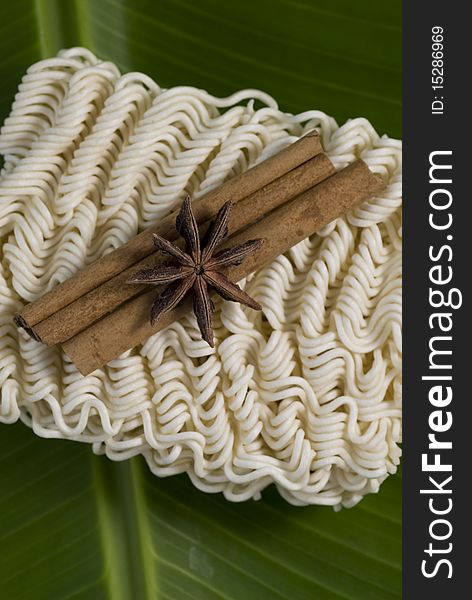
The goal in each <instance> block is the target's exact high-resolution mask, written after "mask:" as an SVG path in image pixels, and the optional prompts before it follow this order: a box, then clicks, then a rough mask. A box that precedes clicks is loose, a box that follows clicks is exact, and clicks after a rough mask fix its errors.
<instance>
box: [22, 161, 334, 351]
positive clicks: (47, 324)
mask: <svg viewBox="0 0 472 600" xmlns="http://www.w3.org/2000/svg"><path fill="white" fill-rule="evenodd" d="M334 172H335V169H334V166H333V164H332V163H331V161H330V160H329V159H328V158H327V157H326V155H324V154H318V155H317V156H315V157H314V158H312V159H310V160H308V161H307V162H305V163H303V164H301V165H300V166H299V167H297V168H296V169H293V170H292V171H289V172H288V173H286V174H285V175H284V176H282V177H279V178H278V179H275V180H274V181H272V182H271V183H268V184H267V185H266V186H264V187H263V188H261V189H259V190H257V191H256V192H254V193H253V194H251V195H249V196H248V197H247V198H244V199H243V200H241V201H240V202H238V203H237V204H236V205H235V206H234V208H233V210H232V214H231V219H230V223H229V235H231V234H232V233H234V232H236V231H238V230H239V229H242V228H243V227H246V226H248V225H250V224H253V223H255V222H257V221H258V220H259V219H260V218H262V217H263V216H264V215H265V214H267V213H269V212H270V211H271V210H273V209H274V208H277V207H278V206H280V205H282V204H284V203H285V202H286V201H288V200H290V199H292V198H294V197H295V196H297V195H298V194H300V193H302V192H304V191H305V190H307V189H309V188H310V187H312V186H313V185H316V184H317V183H319V182H320V181H322V180H323V179H326V178H327V177H329V176H330V175H332V174H333V173H334ZM207 226H208V222H205V223H204V224H203V226H201V227H200V230H201V233H202V234H203V233H204V231H205V229H206V227H207ZM178 243H180V245H182V242H178ZM182 247H183V246H182ZM164 260H165V258H163V257H162V255H161V254H160V253H153V254H151V255H149V256H147V257H146V258H145V259H143V260H142V261H140V262H138V263H136V264H135V265H132V266H131V267H128V268H127V269H125V270H124V271H122V272H121V273H119V274H118V275H116V276H115V277H113V278H111V279H109V280H108V281H106V282H105V283H104V284H102V285H101V286H98V287H96V288H95V289H93V290H92V291H90V292H89V293H87V294H84V295H83V296H81V297H80V298H78V299H77V300H75V301H74V302H72V303H71V304H69V305H68V306H66V307H64V308H63V309H61V310H59V311H57V312H56V313H54V314H53V315H51V316H50V317H48V318H47V319H44V320H43V321H41V322H39V323H38V324H37V325H35V326H32V327H31V326H30V329H31V330H32V331H33V334H34V336H35V338H36V339H38V340H40V341H42V342H43V343H45V344H48V345H52V344H57V343H61V342H65V341H66V340H68V339H69V338H70V337H73V336H74V335H76V334H77V333H79V332H80V331H82V330H83V329H85V328H86V327H89V326H90V325H92V324H93V323H94V322H95V321H97V320H98V319H100V318H102V317H104V316H105V315H107V314H108V313H110V312H112V311H113V310H116V309H117V308H118V307H119V306H120V305H122V304H123V303H124V302H126V301H127V300H129V299H130V298H133V297H134V296H138V295H140V294H141V293H143V292H145V291H148V290H149V286H146V285H142V286H138V285H127V284H126V281H127V280H128V279H129V278H130V277H131V276H132V275H133V274H134V273H136V272H137V271H138V270H141V269H144V268H147V267H151V266H155V265H157V264H159V263H160V264H162V262H164Z"/></svg>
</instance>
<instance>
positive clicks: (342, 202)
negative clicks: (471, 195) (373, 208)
mask: <svg viewBox="0 0 472 600" xmlns="http://www.w3.org/2000/svg"><path fill="white" fill-rule="evenodd" d="M383 185H384V184H383V181H382V179H381V178H380V177H378V176H377V175H375V174H373V173H372V172H371V171H370V170H369V168H368V167H367V165H366V164H365V163H364V162H363V161H356V162H355V163H353V164H351V165H349V166H348V167H346V168H345V169H343V170H342V171H340V172H338V173H336V174H335V175H332V176H331V177H329V178H328V179H326V180H324V181H322V182H321V183H319V184H318V185H316V186H314V187H313V188H311V189H309V190H307V191H305V192H303V193H302V194H300V195H299V196H297V197H296V198H294V199H293V200H291V201H289V202H287V203H285V204H283V205H282V206H280V207H279V208H276V209H275V210H274V211H272V212H271V213H269V214H268V215H267V216H265V217H264V218H262V219H261V220H260V221H258V222H257V223H255V224H253V225H251V226H249V227H247V228H246V229H243V230H242V231H240V232H238V233H236V234H234V235H233V236H231V238H230V239H228V240H226V242H225V244H223V245H222V246H221V248H224V247H226V246H233V245H237V244H241V243H244V242H245V241H247V240H249V239H254V238H261V237H262V238H265V243H264V244H263V245H262V247H261V249H260V250H259V251H258V252H257V253H255V254H254V255H252V256H251V257H249V258H248V259H246V260H245V261H244V262H243V263H242V264H241V265H239V266H235V267H232V268H230V269H229V270H228V277H229V278H230V279H232V280H234V281H238V280H240V279H242V278H244V277H246V276H247V275H249V274H250V273H251V272H252V271H254V270H256V269H258V268H260V267H261V266H262V265H264V264H265V263H267V262H269V261H271V260H273V259H274V258H275V257H277V256H278V255H279V254H282V253H283V252H286V251H287V250H288V249H289V248H291V247H292V246H294V245H295V244H297V243H298V242H300V241H301V240H303V239H304V238H305V237H307V236H309V235H311V234H312V233H314V232H316V231H317V230H319V229H320V228H322V227H324V226H325V225H326V224H327V223H329V222H330V221H332V220H333V219H335V218H337V217H339V216H340V215H342V214H344V213H345V212H347V211H348V210H351V209H352V208H354V207H355V206H356V205H358V204H359V203H361V202H362V201H363V200H365V199H366V198H368V197H369V196H372V195H373V194H375V193H376V192H378V191H380V190H381V189H382V187H383ZM156 293H158V292H157V290H156V289H152V290H151V291H149V292H147V293H145V294H142V295H140V296H138V297H136V298H134V299H132V300H130V301H128V302H127V303H125V304H123V305H122V306H121V307H120V308H119V309H118V310H116V311H114V312H113V313H111V314H110V315H108V316H106V317H104V318H103V319H100V320H99V321H97V322H96V323H95V324H94V325H92V326H91V327H88V328H87V329H85V330H84V331H82V332H81V333H79V334H77V335H76V336H74V337H72V338H71V339H69V340H68V341H66V342H65V343H64V344H63V346H62V347H63V350H64V352H65V353H66V354H67V355H68V356H69V357H70V358H71V359H72V361H73V362H74V364H75V365H76V366H77V368H78V369H79V371H80V372H81V373H82V374H83V375H87V374H89V373H91V372H92V371H94V370H95V369H97V368H99V367H102V366H103V365H105V364H106V363H108V362H109V361H110V360H112V359H114V358H117V357H118V356H119V355H120V354H122V353H123V352H124V351H126V350H128V349H129V348H132V347H133V346H135V345H136V344H139V343H141V342H143V341H144V340H146V339H147V338H148V337H150V336H151V335H153V334H154V333H156V332H157V331H159V330H161V329H163V328H164V327H166V326H167V325H169V324H170V323H172V322H173V321H174V320H176V319H178V318H180V317H182V316H183V315H185V314H186V312H187V311H188V310H189V302H184V303H183V304H182V305H181V306H179V307H177V309H175V310H173V311H171V312H170V313H168V314H167V315H166V316H165V317H164V318H163V319H162V320H161V321H160V322H159V323H158V324H157V325H155V326H154V327H152V326H151V325H150V322H149V310H150V306H151V304H152V300H153V299H154V298H155V296H156Z"/></svg>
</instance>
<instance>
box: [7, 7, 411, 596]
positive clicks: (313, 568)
mask: <svg viewBox="0 0 472 600" xmlns="http://www.w3.org/2000/svg"><path fill="white" fill-rule="evenodd" d="M400 20H401V5H400V2H399V0H394V1H393V2H389V3H379V2H377V1H374V0H361V1H359V2H351V1H350V0H316V1H311V2H310V1H309V0H305V1H304V2H303V1H302V0H259V1H258V2H255V1H254V0H252V1H250V0H238V2H221V0H220V1H216V0H200V1H199V2H191V1H190V0H186V1H185V0H154V1H153V0H75V1H70V0H64V1H61V0H15V2H4V3H2V4H1V6H0V31H1V35H0V51H1V59H0V72H1V75H2V82H3V85H2V90H1V92H0V116H1V118H2V119H3V118H4V117H5V116H6V114H7V113H8V110H9V106H10V104H11V102H12V99H13V95H14V93H15V90H16V87H17V85H18V81H19V79H20V77H21V75H22V74H23V72H24V70H25V69H26V68H27V66H28V65H29V64H31V63H32V62H35V61H36V60H38V59H40V58H42V57H46V56H51V55H53V54H55V53H56V52H57V51H58V50H59V49H60V48H62V47H70V46H73V45H83V46H87V47H88V48H90V49H91V50H92V51H93V52H94V53H96V54H97V55H99V56H101V57H104V58H107V59H110V60H113V61H114V62H115V63H117V64H118V66H119V67H120V68H121V69H122V70H123V71H127V70H140V71H144V72H146V73H148V74H149V75H150V76H152V77H154V78H155V79H156V80H157V81H158V82H159V84H160V85H161V86H163V87H169V86H172V85H179V84H185V85H195V86H198V87H201V88H205V89H207V90H208V91H210V92H211V93H212V94H215V95H221V96H224V95H227V94H229V93H231V92H233V91H235V90H237V89H239V88H243V87H255V88H260V89H263V90H264V91H267V92H269V93H271V94H272V95H273V96H274V97H275V98H276V99H277V100H278V102H279V104H280V107H281V108H282V109H283V110H287V111H290V112H301V111H303V110H307V109H311V108H317V109H320V110H324V111H326V112H328V113H329V114H331V115H333V116H334V117H335V118H336V119H337V120H338V122H340V123H342V122H343V121H344V120H345V119H347V118H349V117H354V116H365V117H366V118H368V119H369V120H370V121H371V122H372V123H373V125H374V126H375V127H376V128H377V130H378V131H379V133H383V132H387V133H388V134H389V135H391V136H400V134H401V131H400V127H401V111H400V109H401V105H400V101H401V83H400V75H401V62H400V60H401V58H400V56H401V29H400ZM0 482H1V483H0V556H1V560H0V598H2V599H3V598H5V599H8V600H17V599H18V600H19V599H25V600H29V599H31V600H43V599H44V600H66V599H67V600H72V599H74V600H79V599H82V600H101V599H105V598H109V599H111V600H131V599H133V600H141V599H143V600H148V599H149V600H151V599H152V600H161V599H162V600H164V599H172V600H187V599H188V600H194V599H197V600H198V599H205V600H206V599H213V598H215V599H216V598H225V599H231V600H239V599H243V598H244V599H248V600H251V599H253V598H254V599H256V598H257V599H278V598H286V599H290V600H299V599H300V600H302V599H306V600H312V599H321V600H338V599H350V600H357V599H362V600H369V599H372V600H389V599H395V598H400V597H401V475H400V474H397V475H395V476H392V477H389V478H388V479H387V481H386V482H385V483H384V484H383V485H382V487H381V490H380V492H379V493H378V494H377V495H373V496H369V497H367V498H366V499H364V500H363V501H362V502H361V503H360V504H359V505H358V506H356V507H355V508H353V509H350V510H342V511H341V512H339V513H335V512H333V511H332V510H331V509H330V508H327V507H304V508H298V507H293V506H290V505H288V504H287V503H286V502H285V501H284V500H283V499H281V498H280V497H279V496H278V494H277V492H276V491H275V490H274V489H268V490H266V492H264V493H263V498H262V500H260V501H258V502H246V503H244V504H231V503H229V502H228V501H226V500H225V499H224V498H223V497H221V496H216V495H210V494H204V493H202V492H199V491H198V490H196V489H195V488H194V487H193V486H192V484H191V483H190V482H189V481H188V479H187V478H186V476H178V477H173V478H169V479H158V478H156V477H155V476H153V475H152V474H150V473H149V471H148V470H147V467H146V466H145V465H144V463H143V462H142V461H141V460H139V459H133V460H130V461H127V462H123V463H114V462H111V461H109V460H108V459H106V458H104V457H97V456H94V455H92V452H91V450H90V448H88V447H86V446H83V445H80V444H74V443H72V442H65V441H58V440H43V439H39V438H38V437H36V436H35V435H34V433H33V432H31V431H30V430H29V429H28V428H27V427H25V426H24V425H23V424H16V425H2V426H0Z"/></svg>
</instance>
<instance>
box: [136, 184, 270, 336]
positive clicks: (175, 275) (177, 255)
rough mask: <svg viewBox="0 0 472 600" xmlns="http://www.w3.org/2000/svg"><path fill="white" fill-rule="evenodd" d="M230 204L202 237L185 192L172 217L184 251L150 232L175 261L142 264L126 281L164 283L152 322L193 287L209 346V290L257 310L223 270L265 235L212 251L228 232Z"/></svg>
mask: <svg viewBox="0 0 472 600" xmlns="http://www.w3.org/2000/svg"><path fill="white" fill-rule="evenodd" d="M231 207H232V203H231V202H226V204H224V205H223V206H222V208H221V209H220V211H219V212H218V214H217V216H216V218H215V220H214V221H213V222H212V223H211V225H210V227H209V229H208V232H207V234H206V235H205V237H204V239H203V240H202V241H200V233H199V231H198V225H197V221H196V219H195V216H194V214H193V211H192V204H191V202H190V198H189V197H188V196H187V198H186V199H185V200H184V202H183V204H182V208H181V210H180V212H179V215H178V217H177V219H176V223H175V226H176V229H177V231H178V233H179V234H180V235H181V236H182V238H183V239H184V241H185V245H186V252H183V251H182V250H181V249H180V248H178V247H177V246H176V245H175V244H173V243H172V242H169V241H168V240H166V239H164V238H163V237H161V236H159V235H156V234H154V235H153V240H154V245H155V246H156V248H158V249H159V250H161V251H162V252H164V253H166V254H168V255H169V256H170V257H172V258H173V259H174V261H175V263H176V264H169V265H165V266H159V267H151V268H148V269H143V270H142V271H139V272H138V273H136V274H135V275H134V276H133V277H132V278H131V279H129V280H128V283H138V284H143V283H149V284H152V285H167V288H166V289H165V290H164V291H163V292H162V293H161V294H160V295H159V296H158V297H157V298H156V299H155V300H154V302H153V304H152V306H151V324H152V325H154V324H156V323H157V322H158V321H159V319H160V318H161V317H162V315H164V314H165V313H167V312H168V311H170V310H172V309H173V308H175V307H176V306H177V305H178V304H179V303H180V302H181V301H182V300H183V298H184V297H185V296H186V295H187V293H188V292H189V291H190V290H192V293H193V310H194V312H195V315H196V317H197V322H198V326H199V328H200V331H201V334H202V337H203V339H204V340H205V341H206V342H207V343H208V344H209V345H210V346H211V347H213V345H214V344H213V310H214V306H213V302H212V300H211V298H210V290H214V291H216V292H217V293H218V294H219V295H220V296H221V297H222V298H223V299H224V300H231V301H232V302H240V303H241V304H245V305H246V306H249V307H250V308H253V309H255V310H261V306H260V304H258V303H257V302H256V301H255V300H254V299H253V298H251V297H250V296H249V295H248V294H246V292H244V291H243V290H242V289H241V288H240V287H239V286H238V285H237V284H236V283H233V282H232V281H230V280H229V279H228V278H227V277H226V275H225V273H224V271H225V269H226V268H227V267H229V266H231V265H239V264H241V263H242V261H243V260H244V258H245V257H246V256H248V255H249V254H251V253H252V252H255V251H256V250H257V249H258V248H259V247H260V246H261V244H262V242H263V240H262V239H255V240H249V241H247V242H246V243H244V244H241V245H240V246H235V247H233V248H226V249H225V250H221V251H220V252H218V253H216V254H214V252H215V250H216V248H217V246H218V245H219V244H220V242H221V241H222V240H223V239H224V238H225V237H226V235H227V233H228V219H229V216H230V212H231Z"/></svg>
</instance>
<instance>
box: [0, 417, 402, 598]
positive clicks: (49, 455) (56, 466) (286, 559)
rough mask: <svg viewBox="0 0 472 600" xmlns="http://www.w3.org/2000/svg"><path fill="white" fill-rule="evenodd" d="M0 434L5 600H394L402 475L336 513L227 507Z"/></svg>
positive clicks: (121, 467) (85, 452) (4, 430)
mask: <svg viewBox="0 0 472 600" xmlns="http://www.w3.org/2000/svg"><path fill="white" fill-rule="evenodd" d="M0 436H1V441H0V448H1V458H0V473H1V480H2V493H1V498H0V547H1V548H2V561H1V562H0V591H1V592H2V593H1V597H2V598H9V599H12V600H16V599H17V598H18V599H20V598H27V599H29V598H31V599H33V598H34V600H42V599H44V600H46V599H47V600H65V599H66V598H67V599H69V598H71V599H72V598H74V599H79V598H81V599H87V600H88V599H90V600H101V599H102V598H112V599H113V600H122V599H123V600H128V599H129V600H131V599H133V600H135V599H141V598H142V599H150V598H153V599H154V598H159V599H161V598H162V599H165V598H172V599H178V600H180V599H182V600H186V599H187V598H188V599H189V600H198V599H202V600H206V599H210V598H212V599H213V598H231V599H237V600H239V599H240V598H258V599H267V600H269V599H270V600H272V599H277V598H290V599H293V598H295V599H299V598H300V599H302V598H306V599H307V600H308V599H312V598H321V599H326V600H331V599H333V600H334V599H336V600H337V599H340V598H362V599H363V600H369V599H372V600H380V599H385V600H387V599H393V598H400V589H399V585H400V584H399V576H400V553H401V550H400V546H401V534H400V531H401V517H400V502H399V498H400V487H401V479H400V476H394V477H390V478H389V479H388V480H387V481H386V482H385V483H384V485H383V487H382V491H381V493H380V494H379V496H370V497H367V498H366V499H365V500H363V501H362V502H361V503H360V504H359V505H358V506H357V507H356V508H354V509H352V510H343V511H341V512H340V513H335V512H334V511H332V510H331V509H329V508H324V507H306V508H298V507H293V506H290V505H288V504H287V503H286V502H285V501H284V500H282V499H281V498H280V497H279V496H278V495H277V493H276V492H275V491H274V490H269V491H268V492H267V493H265V494H264V497H263V500H261V501H259V502H246V503H244V504H231V503H229V502H227V501H226V500H225V499H224V498H223V497H221V496H219V495H218V496H214V495H209V494H204V493H202V492H199V491H197V490H195V489H194V488H193V486H192V484H191V483H190V482H189V481H188V479H187V478H186V477H184V476H179V477H173V478H170V479H158V478H156V477H155V476H153V475H152V474H151V473H150V472H149V471H148V469H147V467H146V466H145V465H144V463H143V462H141V461H140V460H131V461H127V462H124V463H113V462H111V461H109V460H108V459H106V458H104V457H96V456H92V454H91V452H90V450H89V449H88V448H87V447H85V446H82V445H80V444H73V443H70V442H64V441H56V440H41V439H39V438H37V437H35V435H34V434H33V433H32V432H31V431H29V430H28V429H27V428H25V427H24V426H23V425H21V424H17V425H3V426H1V427H0Z"/></svg>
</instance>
